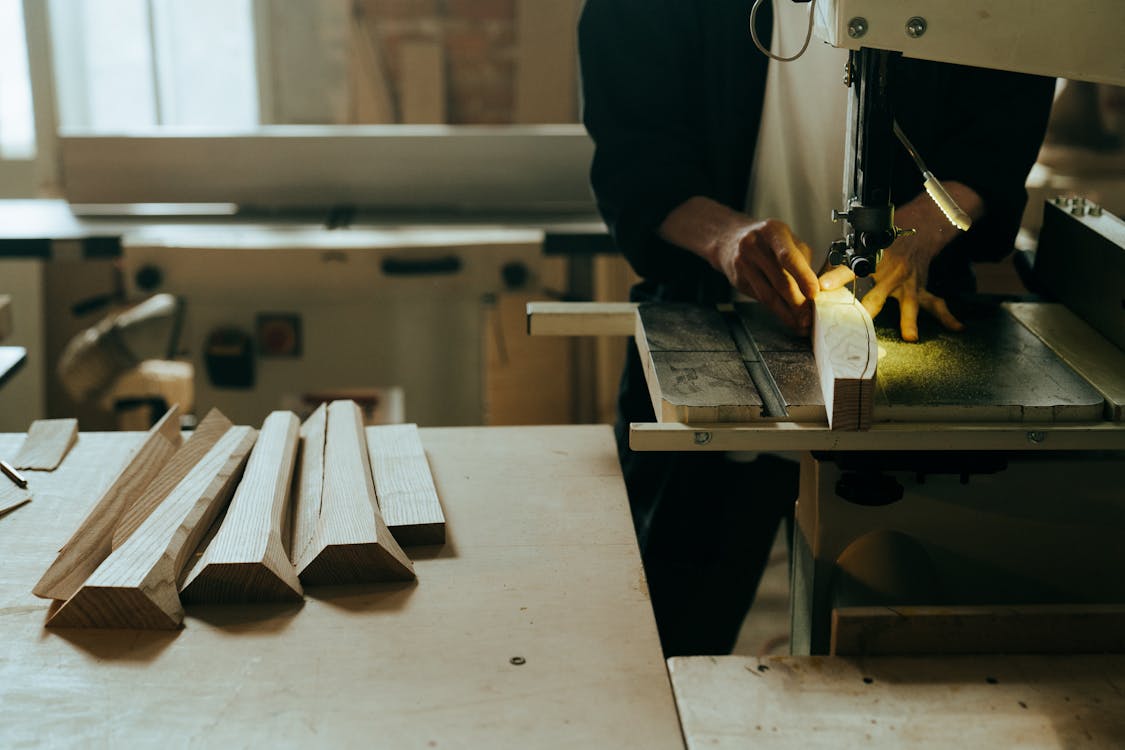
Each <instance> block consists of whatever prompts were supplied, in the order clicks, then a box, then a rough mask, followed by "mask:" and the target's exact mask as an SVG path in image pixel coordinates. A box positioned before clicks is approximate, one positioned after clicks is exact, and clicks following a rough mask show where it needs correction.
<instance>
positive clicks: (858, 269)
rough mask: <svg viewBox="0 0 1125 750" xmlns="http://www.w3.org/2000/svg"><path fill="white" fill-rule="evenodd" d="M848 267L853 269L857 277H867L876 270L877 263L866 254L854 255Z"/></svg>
mask: <svg viewBox="0 0 1125 750" xmlns="http://www.w3.org/2000/svg"><path fill="white" fill-rule="evenodd" d="M848 267H849V268H851V269H852V273H854V274H855V275H856V278H860V279H865V278H867V277H868V276H870V275H871V272H872V271H874V270H875V264H874V263H872V262H871V259H870V258H868V257H867V256H864V255H856V256H853V257H852V259H851V260H850V261H848Z"/></svg>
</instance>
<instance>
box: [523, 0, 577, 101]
mask: <svg viewBox="0 0 1125 750" xmlns="http://www.w3.org/2000/svg"><path fill="white" fill-rule="evenodd" d="M579 7H580V3H579V0H552V2H543V0H517V3H516V35H517V50H516V106H515V121H516V122H517V123H565V122H575V121H576V120H577V119H578V60H577V56H576V55H577V49H578V44H577V34H576V32H577V24H578V10H579Z"/></svg>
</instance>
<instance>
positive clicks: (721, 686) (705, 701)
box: [669, 655, 1125, 750]
mask: <svg viewBox="0 0 1125 750" xmlns="http://www.w3.org/2000/svg"><path fill="white" fill-rule="evenodd" d="M669 671H670V673H671V677H672V688H673V690H674V692H675V695H676V704H677V707H678V708H679V714H680V721H681V724H682V726H683V731H684V739H685V740H686V742H687V746H688V748H691V749H693V750H694V749H695V748H704V747H706V748H719V749H720V750H723V749H724V748H746V747H765V748H794V749H795V750H822V749H823V750H828V749H829V748H832V749H835V748H852V747H863V748H903V747H909V748H918V749H919V750H931V749H936V748H942V749H943V750H944V749H945V748H950V747H965V748H1016V747H1018V748H1021V749H1025V750H1055V749H1058V750H1061V749H1062V748H1075V747H1091V748H1113V747H1120V746H1121V738H1122V737H1125V692H1123V691H1122V690H1121V687H1120V685H1121V684H1122V682H1123V681H1125V657H1121V656H1076V655H1067V656H952V657H949V656H946V657H930V658H924V657H914V658H893V657H883V658H880V657H872V658H867V659H857V660H852V659H846V658H840V657H825V656H821V657H815V656H813V657H809V656H805V657H772V658H765V659H753V658H745V657H738V656H725V657H687V658H675V659H671V660H670V661H669Z"/></svg>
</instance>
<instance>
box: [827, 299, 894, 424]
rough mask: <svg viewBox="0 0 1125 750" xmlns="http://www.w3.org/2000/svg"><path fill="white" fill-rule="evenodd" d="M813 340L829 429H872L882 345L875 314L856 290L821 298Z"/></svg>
mask: <svg viewBox="0 0 1125 750" xmlns="http://www.w3.org/2000/svg"><path fill="white" fill-rule="evenodd" d="M812 342H813V344H812V348H813V357H815V359H816V368H817V372H818V373H819V374H820V390H821V394H822V396H823V397H824V408H825V411H826V412H827V416H828V426H829V427H831V428H832V429H833V430H866V429H868V428H870V427H871V422H872V408H873V406H874V395H875V369H876V365H877V364H878V362H879V346H878V342H877V341H876V339H875V326H874V325H873V324H872V323H871V316H870V315H868V314H867V310H865V309H864V307H863V305H861V304H859V303H858V302H856V301H855V298H854V296H853V295H852V293H851V291H850V290H848V289H837V290H835V291H831V292H821V293H820V294H819V295H817V298H816V300H814V302H813V333H812Z"/></svg>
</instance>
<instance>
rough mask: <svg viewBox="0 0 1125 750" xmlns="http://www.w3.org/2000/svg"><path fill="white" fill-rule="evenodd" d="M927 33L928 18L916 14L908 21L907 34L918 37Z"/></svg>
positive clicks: (914, 37) (913, 37)
mask: <svg viewBox="0 0 1125 750" xmlns="http://www.w3.org/2000/svg"><path fill="white" fill-rule="evenodd" d="M925 33H926V19H925V18H922V17H921V16H914V17H913V18H911V19H910V20H909V21H907V22H906V35H907V36H908V37H910V38H911V39H917V38H918V37H920V36H922V35H923V34H925Z"/></svg>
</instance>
